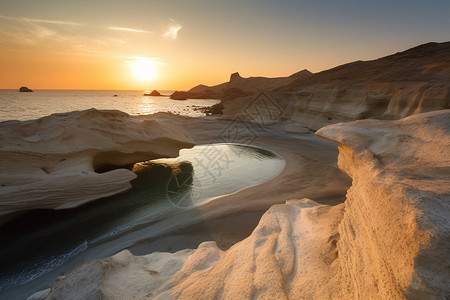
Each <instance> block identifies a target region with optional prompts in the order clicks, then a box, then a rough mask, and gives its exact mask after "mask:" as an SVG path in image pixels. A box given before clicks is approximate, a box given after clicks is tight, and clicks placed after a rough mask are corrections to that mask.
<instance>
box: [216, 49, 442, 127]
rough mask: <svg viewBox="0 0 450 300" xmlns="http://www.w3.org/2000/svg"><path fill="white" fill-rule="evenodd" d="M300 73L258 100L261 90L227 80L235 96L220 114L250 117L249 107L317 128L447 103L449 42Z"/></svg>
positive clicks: (396, 116)
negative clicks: (256, 90)
mask: <svg viewBox="0 0 450 300" xmlns="http://www.w3.org/2000/svg"><path fill="white" fill-rule="evenodd" d="M301 73H302V72H300V73H297V74H294V75H292V77H291V80H292V81H291V82H290V83H288V82H286V84H285V85H284V86H279V87H278V88H275V89H273V88H271V87H270V86H268V87H267V88H265V91H264V92H265V95H264V97H265V98H266V99H265V100H264V101H260V99H258V98H260V97H261V92H259V93H256V94H255V93H254V89H249V90H252V91H253V92H252V93H250V94H245V93H244V91H248V90H246V89H242V88H241V84H240V82H241V79H238V80H235V82H236V83H235V84H232V82H230V83H229V85H228V86H227V88H241V89H242V91H243V92H241V93H237V92H236V91H235V93H234V95H232V96H231V97H230V99H235V100H234V101H225V102H224V105H225V109H224V117H225V118H231V119H233V118H236V117H239V118H240V119H241V120H243V121H248V122H255V119H258V118H255V116H254V115H253V114H249V113H248V108H249V107H251V108H252V109H254V110H255V111H260V112H262V113H268V114H271V121H272V122H273V123H275V122H280V121H286V120H289V121H291V122H296V123H298V124H299V125H301V126H306V127H308V128H310V129H312V130H318V129H320V128H322V127H324V126H326V125H330V124H335V123H338V122H349V121H354V120H359V119H368V118H380V119H400V118H404V117H407V116H410V115H413V114H418V113H423V112H429V111H434V110H440V109H448V108H450V82H449V81H448V80H447V78H450V42H446V43H428V44H424V45H421V46H418V47H415V48H412V49H409V50H406V51H404V52H400V53H397V54H394V55H390V56H387V57H383V58H380V59H376V60H372V61H357V62H353V63H349V64H345V65H342V66H338V67H336V68H333V69H330V70H327V71H323V72H319V73H316V74H309V75H308V76H306V77H305V76H302V77H300V78H297V76H299V75H300V74H301ZM280 80H281V79H280ZM261 82H262V81H261ZM250 86H251V85H250V82H249V83H248V88H249V87H250ZM238 97H241V98H238ZM242 97H245V98H242ZM236 98H238V99H236ZM233 102H236V103H233ZM267 104H269V108H268V107H267ZM273 106H278V107H277V108H276V109H274V108H273ZM279 110H281V111H280V112H279V113H278V111H279ZM274 112H275V114H273V113H274ZM262 117H264V116H262ZM256 123H258V122H256Z"/></svg>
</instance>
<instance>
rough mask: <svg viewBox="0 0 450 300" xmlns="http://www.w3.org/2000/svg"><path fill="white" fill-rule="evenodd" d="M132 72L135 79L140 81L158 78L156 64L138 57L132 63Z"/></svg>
mask: <svg viewBox="0 0 450 300" xmlns="http://www.w3.org/2000/svg"><path fill="white" fill-rule="evenodd" d="M131 70H132V72H133V75H134V77H136V78H137V79H139V80H140V81H150V80H152V79H154V78H155V76H156V65H155V62H153V61H152V60H150V59H148V58H146V57H137V58H135V60H134V61H133V62H132V63H131Z"/></svg>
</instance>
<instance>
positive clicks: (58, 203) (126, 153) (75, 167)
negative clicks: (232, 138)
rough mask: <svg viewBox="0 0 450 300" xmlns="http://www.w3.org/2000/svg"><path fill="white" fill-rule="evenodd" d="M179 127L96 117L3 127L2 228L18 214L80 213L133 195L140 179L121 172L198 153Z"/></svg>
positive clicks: (169, 121) (162, 119) (77, 115)
mask: <svg viewBox="0 0 450 300" xmlns="http://www.w3.org/2000/svg"><path fill="white" fill-rule="evenodd" d="M177 120H178V119H177V118H176V117H175V116H173V115H171V114H166V113H160V114H157V115H154V116H152V117H151V118H148V117H131V116H129V115H128V114H126V113H123V112H120V111H98V110H95V109H90V110H86V111H77V112H71V113H66V114H54V115H51V116H48V117H44V118H41V119H38V120H34V121H25V122H3V123H0V145H1V146H0V184H1V189H0V222H1V221H2V220H6V219H7V217H8V216H6V215H8V214H12V213H15V212H21V211H24V210H30V209H37V208H50V209H64V208H71V207H76V206H79V205H81V204H83V203H86V202H88V201H91V200H95V199H99V198H101V197H105V196H109V195H113V194H117V193H120V192H122V191H125V190H127V189H129V188H130V187H131V185H130V181H131V180H133V179H134V178H135V177H136V175H135V174H134V173H133V172H131V171H130V170H127V169H123V168H119V167H120V166H124V165H127V164H132V163H134V162H138V161H144V160H149V159H154V158H161V157H176V156H178V152H179V150H180V149H181V148H190V147H192V146H193V143H192V142H191V140H190V139H189V138H188V135H187V133H186V132H185V131H184V129H183V128H182V126H181V125H180V124H179V122H177Z"/></svg>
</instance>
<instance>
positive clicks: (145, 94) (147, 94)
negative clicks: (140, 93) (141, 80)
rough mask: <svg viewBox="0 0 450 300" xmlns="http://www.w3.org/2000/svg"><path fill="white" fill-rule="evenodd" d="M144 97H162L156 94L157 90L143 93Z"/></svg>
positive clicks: (158, 93)
mask: <svg viewBox="0 0 450 300" xmlns="http://www.w3.org/2000/svg"><path fill="white" fill-rule="evenodd" d="M144 96H162V95H161V93H160V92H158V91H157V90H153V91H152V92H150V91H146V92H145V93H144Z"/></svg>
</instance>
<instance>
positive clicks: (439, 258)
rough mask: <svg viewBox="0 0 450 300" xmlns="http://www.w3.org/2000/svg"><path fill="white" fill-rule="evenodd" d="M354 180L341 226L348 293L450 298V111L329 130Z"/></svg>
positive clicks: (342, 164) (343, 275) (343, 277)
mask: <svg viewBox="0 0 450 300" xmlns="http://www.w3.org/2000/svg"><path fill="white" fill-rule="evenodd" d="M317 135H318V136H322V137H325V138H327V139H330V140H333V141H336V142H338V143H339V144H340V146H339V168H340V169H341V170H343V171H345V172H346V173H347V174H348V175H349V176H351V177H352V179H353V184H352V186H351V188H350V189H349V191H348V193H347V200H346V202H345V214H344V218H343V220H342V222H341V224H340V225H339V234H340V241H339V242H338V244H337V246H338V251H339V260H337V263H338V264H339V270H338V274H339V276H340V281H341V285H342V287H343V290H342V291H341V292H342V293H343V294H344V295H345V294H348V295H350V296H351V297H352V298H353V297H354V298H364V297H367V295H370V294H372V295H378V296H379V297H380V298H383V299H389V298H394V299H395V298H402V297H407V298H411V299H419V298H420V299H434V298H439V299H445V297H446V296H448V295H449V292H450V282H449V281H448V278H450V268H449V266H450V257H449V256H448V253H449V249H450V222H449V221H448V220H449V219H450V172H449V171H450V152H449V149H450V110H444V111H437V112H431V113H426V114H420V115H415V116H412V117H408V118H405V119H402V120H398V121H378V120H365V121H357V122H353V123H349V124H337V125H332V126H329V127H325V128H323V129H321V130H319V131H318V132H317Z"/></svg>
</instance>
